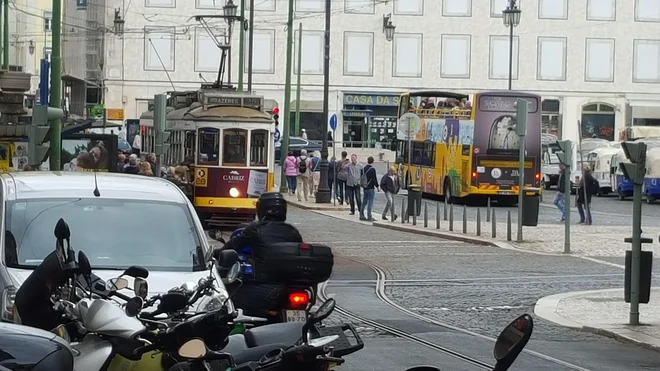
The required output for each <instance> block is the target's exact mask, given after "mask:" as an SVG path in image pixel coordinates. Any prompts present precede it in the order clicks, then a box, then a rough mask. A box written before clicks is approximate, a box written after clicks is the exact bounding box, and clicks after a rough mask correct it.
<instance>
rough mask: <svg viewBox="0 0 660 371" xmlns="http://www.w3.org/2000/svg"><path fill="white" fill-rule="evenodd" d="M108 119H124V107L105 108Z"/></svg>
mask: <svg viewBox="0 0 660 371" xmlns="http://www.w3.org/2000/svg"><path fill="white" fill-rule="evenodd" d="M105 116H106V118H107V119H108V120H117V121H124V110H123V109H122V108H108V109H106V110H105Z"/></svg>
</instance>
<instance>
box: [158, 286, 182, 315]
mask: <svg viewBox="0 0 660 371" xmlns="http://www.w3.org/2000/svg"><path fill="white" fill-rule="evenodd" d="M187 305H188V297H187V296H186V294H184V293H182V292H177V291H173V292H168V293H167V294H163V295H162V296H161V297H160V303H158V312H160V313H171V312H176V311H179V310H181V309H183V308H185V307H186V306H187Z"/></svg>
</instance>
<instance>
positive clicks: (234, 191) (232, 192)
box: [229, 188, 241, 197]
mask: <svg viewBox="0 0 660 371" xmlns="http://www.w3.org/2000/svg"><path fill="white" fill-rule="evenodd" d="M229 195H230V196H232V197H238V196H240V195H241V193H240V192H239V191H238V189H236V188H232V189H230V190H229Z"/></svg>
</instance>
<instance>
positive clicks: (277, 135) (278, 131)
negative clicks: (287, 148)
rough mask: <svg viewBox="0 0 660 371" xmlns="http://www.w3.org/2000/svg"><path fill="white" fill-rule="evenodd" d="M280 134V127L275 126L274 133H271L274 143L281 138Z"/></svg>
mask: <svg viewBox="0 0 660 371" xmlns="http://www.w3.org/2000/svg"><path fill="white" fill-rule="evenodd" d="M281 136H282V135H281V134H280V129H278V128H275V134H274V135H273V138H275V143H277V142H279V141H280V139H281Z"/></svg>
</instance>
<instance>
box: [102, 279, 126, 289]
mask: <svg viewBox="0 0 660 371" xmlns="http://www.w3.org/2000/svg"><path fill="white" fill-rule="evenodd" d="M127 287H128V280H127V279H126V278H122V277H118V278H111V279H109V280H107V281H106V282H105V289H106V290H109V291H119V290H121V289H125V288H127Z"/></svg>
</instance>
